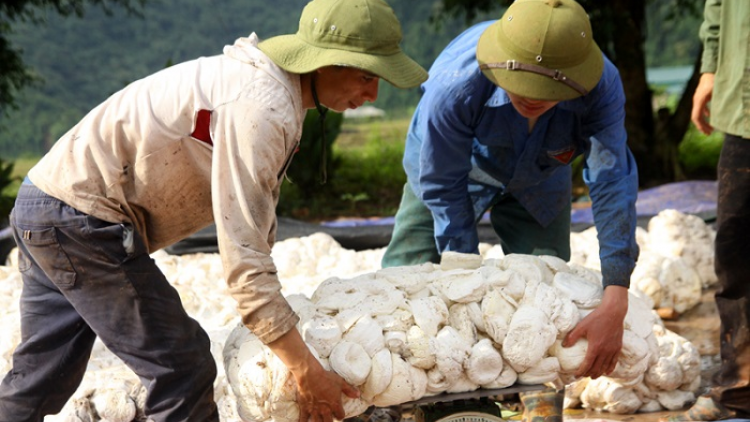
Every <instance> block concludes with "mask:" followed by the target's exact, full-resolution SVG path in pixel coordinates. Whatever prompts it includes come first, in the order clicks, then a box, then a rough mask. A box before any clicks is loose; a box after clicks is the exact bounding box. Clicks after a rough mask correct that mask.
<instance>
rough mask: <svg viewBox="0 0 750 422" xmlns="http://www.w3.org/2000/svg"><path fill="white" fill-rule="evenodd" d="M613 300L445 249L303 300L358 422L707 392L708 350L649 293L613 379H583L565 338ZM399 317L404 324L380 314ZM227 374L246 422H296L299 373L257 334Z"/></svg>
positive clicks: (580, 271)
mask: <svg viewBox="0 0 750 422" xmlns="http://www.w3.org/2000/svg"><path fill="white" fill-rule="evenodd" d="M402 278H403V279H404V280H405V281H401V280H402ZM334 292H339V294H338V295H336V294H332V293H334ZM601 295H602V287H601V282H600V276H598V277H597V273H596V272H594V271H593V270H589V269H585V268H583V267H580V266H578V265H576V264H567V263H565V262H563V261H561V260H559V259H557V258H554V257H535V256H528V255H508V256H505V257H504V258H501V259H484V260H481V259H480V260H477V258H476V256H472V257H467V256H461V255H460V254H446V255H445V256H444V257H443V261H442V262H441V263H440V264H439V265H437V264H425V265H420V266H414V267H400V268H390V269H384V270H376V271H374V272H371V273H365V274H361V275H358V276H355V277H352V278H349V279H342V278H330V279H328V280H325V281H323V283H321V284H320V286H319V287H318V288H317V289H316V290H315V292H313V294H312V295H311V298H310V300H306V299H299V298H298V299H295V300H293V301H292V305H293V306H294V307H295V309H296V310H297V311H298V312H299V313H300V315H301V318H302V319H301V321H300V323H299V329H300V331H301V333H302V335H303V338H304V339H305V341H306V343H307V345H308V347H309V348H310V350H311V351H312V352H313V354H314V355H315V356H317V357H318V358H319V360H320V361H321V363H322V364H323V365H324V367H326V368H329V369H331V370H333V371H335V372H337V373H338V374H340V375H341V376H342V377H344V379H346V380H347V381H349V382H350V383H351V384H352V385H354V386H355V387H357V388H358V389H360V391H362V395H361V397H360V398H359V399H356V400H351V399H347V402H346V406H345V408H346V410H347V417H351V416H355V415H357V414H359V413H361V412H362V411H364V409H366V408H367V407H368V406H370V405H376V406H380V407H384V406H391V405H396V404H401V403H405V402H409V401H412V400H417V399H420V398H423V397H428V396H430V395H435V394H441V393H445V392H449V393H450V392H466V391H473V390H476V389H480V388H502V387H507V386H510V385H512V384H514V383H518V384H541V383H549V382H555V381H556V380H558V379H560V380H561V381H562V382H564V383H566V384H571V385H573V386H575V387H573V388H571V389H570V394H569V395H568V397H567V403H568V406H571V407H572V406H584V407H588V408H592V409H597V410H604V411H609V412H613V413H635V412H638V411H643V410H644V409H646V410H648V411H656V410H662V409H672V408H675V406H682V405H684V404H685V403H687V402H688V401H690V400H692V399H693V398H694V393H695V391H697V388H698V387H699V384H700V360H699V355H698V353H697V349H696V348H695V347H693V346H692V345H691V344H690V343H689V342H687V341H686V340H684V339H682V338H681V337H679V336H678V335H676V334H675V333H672V332H670V331H668V330H666V329H665V328H664V327H663V325H662V324H661V320H660V319H659V317H658V315H656V314H655V313H654V312H653V311H652V303H651V302H650V300H649V299H648V297H646V296H644V295H642V294H641V295H640V296H639V295H638V294H637V293H631V294H630V298H629V300H630V306H629V312H628V314H627V316H626V319H625V327H624V328H625V335H624V337H623V351H622V353H621V355H620V358H619V361H618V364H617V367H616V369H615V372H614V373H613V374H611V375H610V376H609V377H601V378H599V379H598V380H596V381H590V380H577V379H575V378H574V376H573V373H574V372H575V370H576V369H577V368H578V366H579V365H580V363H581V362H582V360H583V357H584V356H585V353H586V342H585V340H582V341H580V342H579V343H578V344H576V345H575V346H573V347H571V348H563V347H562V346H561V344H560V343H561V340H562V338H563V337H564V336H565V334H566V333H567V332H568V331H570V330H571V329H572V328H573V327H574V326H575V324H576V323H577V322H578V321H580V318H582V317H583V316H585V315H586V314H588V313H589V312H591V311H592V310H593V309H594V308H595V307H596V306H598V305H599V303H600V300H601ZM368 301H369V302H372V303H377V305H372V304H368ZM318 303H321V304H322V306H319V305H318ZM383 310H386V311H383ZM396 313H398V314H399V321H400V323H394V321H393V320H392V319H378V317H379V316H383V315H392V314H396ZM386 339H398V340H395V341H388V340H386ZM224 365H225V370H226V374H227V379H228V381H229V385H230V386H231V388H232V391H233V392H234V394H235V396H236V398H237V403H238V409H239V410H238V413H239V416H240V418H241V419H242V420H243V421H257V422H260V421H271V420H273V421H294V420H296V418H297V416H298V415H299V411H298V409H297V407H296V406H295V404H294V402H293V400H291V399H290V397H291V398H293V397H294V388H295V385H294V383H293V382H291V381H290V377H289V374H288V371H287V370H286V369H285V368H284V366H283V364H282V363H281V362H280V361H279V360H278V359H276V358H274V357H273V356H272V354H271V353H270V351H269V349H268V348H267V347H266V346H264V345H263V344H261V343H260V341H259V340H258V339H257V338H256V337H255V336H254V335H253V334H252V333H250V332H249V331H248V330H247V329H246V328H245V327H243V326H237V327H236V328H235V329H234V330H233V331H232V333H231V335H230V336H229V339H228V340H227V342H226V344H225V347H224ZM576 383H579V384H583V383H585V385H576Z"/></svg>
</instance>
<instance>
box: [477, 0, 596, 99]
mask: <svg viewBox="0 0 750 422" xmlns="http://www.w3.org/2000/svg"><path fill="white" fill-rule="evenodd" d="M477 61H478V62H479V67H480V69H482V72H483V73H484V75H485V76H487V78H489V79H490V80H491V81H492V82H494V83H495V84H496V85H498V86H500V87H501V88H503V89H504V90H506V91H508V92H510V93H513V94H516V95H520V96H522V97H526V98H530V99H535V100H548V101H564V100H570V99H573V98H576V97H579V96H581V95H586V94H587V93H588V92H589V91H591V90H592V89H593V88H594V87H595V86H596V84H597V83H598V82H599V79H600V78H601V76H602V71H603V69H604V58H603V56H602V52H601V50H600V49H599V46H598V45H596V42H594V39H593V37H592V31H591V23H590V22H589V18H588V15H587V13H586V11H585V10H584V9H583V7H581V5H579V4H578V3H576V2H575V1H573V0H516V1H515V2H514V3H513V4H512V5H511V6H510V7H508V10H507V11H506V12H505V13H504V14H503V17H502V18H501V19H500V20H498V21H497V22H495V23H493V24H492V25H490V26H489V27H488V28H487V29H486V30H485V31H484V33H482V35H481V37H480V38H479V43H478V44H477Z"/></svg>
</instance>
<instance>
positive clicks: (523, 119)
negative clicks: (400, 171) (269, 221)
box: [383, 0, 638, 378]
mask: <svg viewBox="0 0 750 422" xmlns="http://www.w3.org/2000/svg"><path fill="white" fill-rule="evenodd" d="M429 74H430V76H429V79H428V80H427V82H425V83H424V84H423V85H422V90H423V97H422V99H421V101H420V103H419V105H418V106H417V109H416V111H415V113H414V116H413V119H412V122H411V126H410V128H409V133H408V135H407V140H406V151H405V155H404V161H403V162H404V168H405V170H406V173H407V178H408V182H407V183H406V185H405V186H404V195H403V198H402V202H401V206H400V208H399V211H398V213H397V215H396V223H395V227H394V232H393V237H392V240H391V242H390V245H389V246H388V248H387V250H386V253H385V256H384V258H383V267H389V266H398V265H415V264H419V263H423V262H427V261H432V262H439V260H440V254H441V253H443V252H445V251H456V252H463V253H478V243H479V241H478V236H477V222H478V221H479V219H480V218H481V216H482V215H483V214H484V213H485V212H486V211H488V210H489V212H490V221H491V223H492V226H493V228H494V229H495V231H496V232H497V234H498V235H499V237H500V241H501V244H502V247H503V251H504V252H505V253H506V254H510V253H522V254H537V255H542V254H544V255H554V256H558V257H560V258H562V259H564V260H566V261H567V260H569V259H570V209H571V189H572V180H571V179H572V174H571V167H570V163H571V162H572V161H573V159H574V158H575V157H577V156H579V155H583V158H584V172H583V177H584V181H585V182H586V184H587V186H588V188H589V192H590V196H591V199H592V208H593V214H594V220H595V223H596V228H597V231H598V237H599V244H600V257H601V272H602V276H603V285H604V296H603V299H602V303H601V306H599V307H598V308H596V309H595V310H594V311H593V312H591V313H590V314H589V315H588V316H587V317H586V318H584V319H583V320H582V321H581V322H580V323H579V324H578V325H577V326H576V327H575V328H574V329H573V330H572V331H571V332H570V333H568V335H567V337H566V339H565V342H564V345H566V346H570V345H572V344H574V343H575V342H576V341H578V339H580V338H582V337H585V338H587V340H588V342H589V346H588V351H587V355H586V358H585V360H584V362H583V364H582V365H581V367H580V368H579V370H578V372H577V374H576V375H577V376H581V377H583V376H589V377H592V378H597V377H599V376H602V375H605V374H608V373H611V372H612V371H613V370H614V368H615V364H616V362H617V356H618V354H619V352H620V349H621V346H622V335H623V320H624V317H625V314H626V312H627V306H628V287H629V284H630V275H631V272H632V270H633V268H634V267H635V261H636V258H637V257H638V246H637V244H636V241H635V227H636V214H635V200H636V196H637V187H638V174H637V168H636V163H635V161H634V159H633V156H632V154H631V153H630V151H629V149H628V147H627V142H626V141H627V135H626V132H625V127H624V119H625V112H624V104H625V97H624V94H623V90H622V84H621V81H620V76H619V73H618V71H617V69H616V68H615V66H614V65H613V64H612V63H611V62H610V61H609V60H608V59H607V58H606V57H604V56H603V54H602V52H601V50H600V49H599V47H598V46H597V45H596V43H595V42H594V40H593V39H592V32H591V25H590V22H589V20H588V16H587V14H586V12H585V10H584V9H583V8H582V7H581V6H580V5H579V4H578V3H576V2H575V1H572V0H546V1H545V0H517V1H516V2H514V3H513V4H512V5H511V6H510V7H509V8H508V10H507V11H506V13H505V14H504V15H503V17H502V18H501V19H500V20H498V21H493V22H485V23H480V24H478V25H476V26H473V27H471V28H469V29H468V30H466V31H465V32H464V33H462V34H461V35H459V36H458V37H457V38H456V39H454V40H453V41H452V42H451V43H450V44H449V45H448V46H447V47H446V48H445V50H443V52H442V53H441V54H440V55H439V56H438V58H437V59H436V61H435V63H434V64H433V66H432V68H431V69H430V72H429Z"/></svg>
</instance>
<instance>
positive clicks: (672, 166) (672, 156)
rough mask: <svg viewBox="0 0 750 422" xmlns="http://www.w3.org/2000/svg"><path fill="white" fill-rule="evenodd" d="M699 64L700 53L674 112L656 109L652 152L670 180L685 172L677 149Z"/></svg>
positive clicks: (680, 177)
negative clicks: (653, 148) (658, 158)
mask: <svg viewBox="0 0 750 422" xmlns="http://www.w3.org/2000/svg"><path fill="white" fill-rule="evenodd" d="M700 66H701V54H698V56H697V57H696V59H695V63H694V64H693V74H692V75H691V76H690V79H689V80H688V81H687V83H686V84H685V89H684V90H683V91H682V97H680V101H679V102H678V103H677V107H676V108H675V111H674V113H670V112H669V110H668V109H666V108H662V109H659V110H657V121H656V132H655V139H656V148H655V150H654V153H655V155H657V156H659V157H661V158H662V161H661V165H662V166H663V171H664V173H665V174H670V173H671V174H672V181H680V180H685V173H684V172H683V169H682V166H681V165H680V163H679V160H678V149H679V146H680V142H682V139H684V138H685V133H686V132H687V130H688V128H689V127H690V113H691V112H692V107H693V93H695V88H696V87H697V86H698V80H699V79H700Z"/></svg>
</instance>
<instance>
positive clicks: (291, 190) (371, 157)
mask: <svg viewBox="0 0 750 422" xmlns="http://www.w3.org/2000/svg"><path fill="white" fill-rule="evenodd" d="M408 126H409V119H408V118H402V119H396V120H387V121H386V120H371V121H356V120H354V121H352V120H350V121H347V120H345V121H344V123H343V124H342V128H341V134H340V135H339V136H338V138H336V141H335V143H334V145H333V151H332V157H333V160H334V168H335V170H334V171H333V172H332V174H331V175H329V178H328V182H327V183H326V184H325V185H320V186H318V187H317V188H316V191H315V192H314V193H313V194H312V195H310V194H307V193H306V192H300V191H299V189H298V187H297V186H296V185H294V184H291V183H287V182H285V183H284V186H282V188H281V198H280V200H279V207H278V214H279V215H281V216H287V217H292V218H296V219H300V220H304V221H314V222H320V221H327V220H335V219H339V218H346V217H362V218H367V217H378V216H390V215H393V214H395V213H396V210H397V209H398V204H399V202H400V200H401V193H402V189H403V186H404V183H405V182H406V174H405V173H404V170H403V167H402V166H401V159H402V157H403V153H404V142H405V139H406V131H407V128H408Z"/></svg>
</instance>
